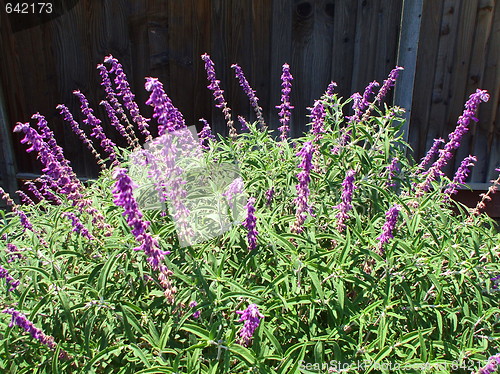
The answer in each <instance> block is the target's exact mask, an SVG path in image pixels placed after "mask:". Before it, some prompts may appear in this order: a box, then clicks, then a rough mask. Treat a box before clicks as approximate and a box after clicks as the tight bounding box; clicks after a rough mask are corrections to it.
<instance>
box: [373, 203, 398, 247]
mask: <svg viewBox="0 0 500 374" xmlns="http://www.w3.org/2000/svg"><path fill="white" fill-rule="evenodd" d="M400 210H401V206H400V205H397V204H396V205H394V206H392V207H391V208H390V209H389V210H388V211H387V212H386V213H385V223H384V226H383V227H382V234H380V236H379V237H378V238H377V240H378V241H379V250H380V251H382V247H383V245H384V244H386V243H387V242H389V240H390V239H392V238H393V237H394V236H393V234H392V232H393V230H394V228H395V227H396V223H397V221H398V215H399V211H400Z"/></svg>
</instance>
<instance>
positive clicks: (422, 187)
mask: <svg viewBox="0 0 500 374" xmlns="http://www.w3.org/2000/svg"><path fill="white" fill-rule="evenodd" d="M489 98H490V96H489V95H488V93H487V92H486V91H485V90H479V89H478V90H476V92H475V93H473V94H472V95H470V97H469V100H467V102H466V103H465V110H464V112H463V114H462V115H461V116H460V118H459V119H458V125H457V127H456V128H455V131H453V132H452V133H451V134H450V135H449V136H448V138H449V139H450V140H449V141H448V143H446V145H445V146H444V149H441V150H440V151H439V157H438V159H437V160H436V161H435V162H434V164H432V166H431V167H430V169H429V170H428V171H427V173H426V175H427V177H426V179H425V181H424V182H422V183H421V184H419V185H418V186H417V188H418V191H417V196H422V194H423V192H426V191H428V190H429V189H430V186H431V182H432V181H433V180H435V179H436V177H437V176H438V175H441V174H442V171H441V169H442V168H443V167H444V166H445V165H446V164H447V163H448V161H449V160H450V159H451V158H452V157H453V151H454V150H456V149H457V148H458V147H459V146H460V142H461V140H462V138H463V136H464V135H465V134H466V133H467V131H469V128H468V126H469V124H470V122H471V121H474V122H477V121H478V119H477V118H475V117H474V116H475V113H476V111H477V109H478V107H479V104H480V103H481V101H484V102H487V101H488V100H489Z"/></svg>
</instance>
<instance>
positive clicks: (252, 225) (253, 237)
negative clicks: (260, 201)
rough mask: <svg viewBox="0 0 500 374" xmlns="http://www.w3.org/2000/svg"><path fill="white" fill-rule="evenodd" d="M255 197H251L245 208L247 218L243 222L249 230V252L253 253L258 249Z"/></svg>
mask: <svg viewBox="0 0 500 374" xmlns="http://www.w3.org/2000/svg"><path fill="white" fill-rule="evenodd" d="M254 205H255V197H250V198H249V199H248V202H247V205H246V206H245V208H246V210H247V218H246V220H245V222H243V226H244V227H245V228H246V229H247V230H248V233H247V240H248V250H249V251H251V250H253V249H255V248H256V247H257V235H259V232H258V231H257V229H256V227H257V217H255V207H254Z"/></svg>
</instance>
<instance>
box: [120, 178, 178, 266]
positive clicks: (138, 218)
mask: <svg viewBox="0 0 500 374" xmlns="http://www.w3.org/2000/svg"><path fill="white" fill-rule="evenodd" d="M113 176H114V178H115V179H116V183H115V187H114V189H113V196H114V202H115V204H116V205H118V206H120V207H122V208H123V209H124V210H125V211H124V212H123V213H122V214H123V216H125V218H126V220H127V223H128V225H129V226H130V227H131V228H132V234H133V235H134V236H135V238H136V239H137V241H138V242H139V243H140V245H139V247H136V248H134V250H136V251H139V250H141V251H144V253H145V254H146V256H147V261H148V263H149V264H150V265H151V267H152V268H153V269H154V270H161V267H160V264H161V263H162V262H163V259H164V257H165V256H166V255H168V254H169V253H170V252H168V251H162V250H161V249H160V246H159V244H158V240H157V239H155V238H153V237H152V236H151V235H150V234H149V233H147V232H146V230H147V228H148V227H149V222H147V221H144V220H143V219H142V213H141V212H140V210H139V206H138V205H137V201H136V200H135V198H134V195H133V188H134V183H133V182H132V180H131V179H130V177H129V176H128V174H127V171H126V169H123V168H118V169H117V170H116V171H115V172H114V175H113Z"/></svg>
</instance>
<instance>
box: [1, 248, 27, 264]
mask: <svg viewBox="0 0 500 374" xmlns="http://www.w3.org/2000/svg"><path fill="white" fill-rule="evenodd" d="M5 250H6V252H7V253H8V257H7V262H8V263H11V262H14V261H16V260H21V259H22V258H23V255H22V254H21V252H22V251H23V250H20V249H19V248H17V246H16V245H14V244H12V243H7V248H6V249H5Z"/></svg>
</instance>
